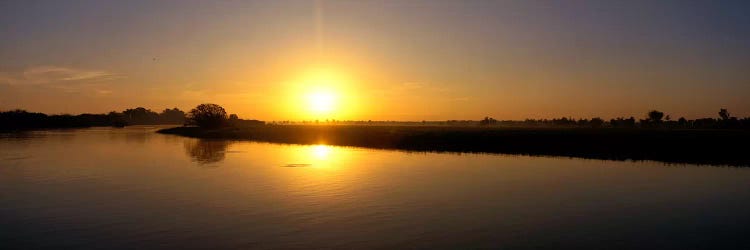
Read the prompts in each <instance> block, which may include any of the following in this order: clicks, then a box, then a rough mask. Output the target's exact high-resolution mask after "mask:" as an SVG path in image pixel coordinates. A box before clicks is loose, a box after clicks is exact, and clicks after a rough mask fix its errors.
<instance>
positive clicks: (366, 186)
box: [0, 127, 750, 248]
mask: <svg viewBox="0 0 750 250" xmlns="http://www.w3.org/2000/svg"><path fill="white" fill-rule="evenodd" d="M156 129H157V128H156V127H129V128H124V129H114V128H112V129H111V128H91V129H81V130H53V131H37V132H27V133H23V134H0V232H2V233H1V234H0V248H30V247H48V248H91V247H97V248H156V247H161V248H167V247H168V248H251V247H258V248H496V247H511V248H571V247H586V248H716V247H723V248H747V247H750V241H749V240H747V239H746V237H745V234H746V233H745V232H746V231H747V229H750V226H748V225H750V213H748V212H747V211H749V210H750V169H747V168H725V167H699V166H691V165H664V164H662V163H655V162H613V161H602V160H584V159H571V158H552V157H528V156H507V155H489V154H484V155H483V154H438V153H408V152H400V151H387V150H371V149H363V148H346V147H333V146H326V145H314V146H299V145H279V144H267V143H254V142H232V141H225V140H197V139H191V138H184V137H178V136H171V135H162V134H157V133H154V131H155V130H156Z"/></svg>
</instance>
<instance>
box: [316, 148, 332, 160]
mask: <svg viewBox="0 0 750 250" xmlns="http://www.w3.org/2000/svg"><path fill="white" fill-rule="evenodd" d="M332 150H333V149H332V148H331V146H328V145H315V146H313V147H312V148H311V155H312V156H313V159H315V160H318V161H325V160H328V156H329V155H330V154H331V151H332Z"/></svg>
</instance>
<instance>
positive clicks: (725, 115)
mask: <svg viewBox="0 0 750 250" xmlns="http://www.w3.org/2000/svg"><path fill="white" fill-rule="evenodd" d="M719 117H721V119H722V120H725V121H726V120H729V118H730V117H731V116H730V114H729V111H727V109H721V110H719Z"/></svg>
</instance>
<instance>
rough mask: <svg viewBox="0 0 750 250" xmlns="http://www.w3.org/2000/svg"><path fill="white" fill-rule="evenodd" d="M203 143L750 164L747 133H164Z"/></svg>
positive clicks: (373, 129) (295, 128)
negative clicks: (227, 141)
mask: <svg viewBox="0 0 750 250" xmlns="http://www.w3.org/2000/svg"><path fill="white" fill-rule="evenodd" d="M158 132H159V133H162V134H174V135H181V136H188V137H194V138H202V139H231V140H251V141H260V142H273V143H291V144H327V145H338V146H357V147H367V148H378V149H398V150H408V151H432V152H471V153H503V154H520V155H547V156H567V157H580V158H590V159H603V160H635V161H639V160H654V161H661V162H667V163H688V164H706V165H728V166H737V167H748V166H750V157H748V155H747V147H746V146H745V144H747V142H748V141H750V131H743V130H684V129H683V130H669V129H617V128H601V129H582V128H500V127H478V126H475V127H454V126H453V127H452V126H378V125H372V126H367V125H341V126H332V125H319V126H315V125H266V126H251V127H242V128H237V127H227V128H217V129H204V128H200V127H176V128H168V129H163V130H159V131H158Z"/></svg>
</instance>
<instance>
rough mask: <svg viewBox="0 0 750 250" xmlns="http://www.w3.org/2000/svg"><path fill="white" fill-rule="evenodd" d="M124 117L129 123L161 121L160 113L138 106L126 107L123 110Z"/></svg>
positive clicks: (155, 122)
mask: <svg viewBox="0 0 750 250" xmlns="http://www.w3.org/2000/svg"><path fill="white" fill-rule="evenodd" d="M122 114H123V118H124V119H125V121H126V122H127V123H128V124H157V123H159V114H157V113H156V112H154V111H151V110H150V109H146V108H143V107H137V108H134V109H126V110H125V111H123V112H122Z"/></svg>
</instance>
